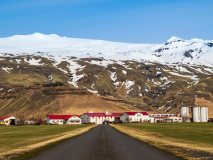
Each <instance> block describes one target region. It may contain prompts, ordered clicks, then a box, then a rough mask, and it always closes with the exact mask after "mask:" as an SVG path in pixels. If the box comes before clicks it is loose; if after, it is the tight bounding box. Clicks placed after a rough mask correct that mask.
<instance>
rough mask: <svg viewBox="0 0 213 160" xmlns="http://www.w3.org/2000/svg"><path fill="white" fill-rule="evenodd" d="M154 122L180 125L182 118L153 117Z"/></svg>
mask: <svg viewBox="0 0 213 160" xmlns="http://www.w3.org/2000/svg"><path fill="white" fill-rule="evenodd" d="M154 122H155V123H162V122H164V123H175V122H178V123H181V122H182V117H177V116H162V117H154Z"/></svg>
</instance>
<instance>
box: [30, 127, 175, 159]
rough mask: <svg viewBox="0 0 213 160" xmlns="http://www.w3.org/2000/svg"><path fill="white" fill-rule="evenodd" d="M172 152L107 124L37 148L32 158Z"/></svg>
mask: <svg viewBox="0 0 213 160" xmlns="http://www.w3.org/2000/svg"><path fill="white" fill-rule="evenodd" d="M177 159H178V158H176V157H174V156H173V155H170V154H167V153H165V152H163V151H161V150H158V149H156V148H154V147H152V146H150V145H148V144H146V143H143V142H141V141H139V140H137V139H134V138H132V137H129V136H127V135H125V134H123V133H120V132H118V131H117V130H115V129H114V128H112V127H110V126H109V125H99V126H97V127H95V128H93V129H92V130H91V131H89V132H87V133H85V134H83V135H80V136H77V137H74V138H71V139H69V140H67V141H65V142H62V143H60V144H58V145H56V146H54V147H53V148H50V149H48V150H46V151H43V152H41V153H40V154H39V155H38V156H37V157H34V158H32V160H177Z"/></svg>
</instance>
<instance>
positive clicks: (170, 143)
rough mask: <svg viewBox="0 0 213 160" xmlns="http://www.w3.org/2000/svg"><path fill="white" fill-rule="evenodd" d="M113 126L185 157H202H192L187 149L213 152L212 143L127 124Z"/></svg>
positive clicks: (193, 158) (190, 158) (190, 159)
mask: <svg viewBox="0 0 213 160" xmlns="http://www.w3.org/2000/svg"><path fill="white" fill-rule="evenodd" d="M111 126H112V127H114V128H115V129H117V130H118V131H120V132H123V133H125V134H127V135H129V136H131V137H134V138H137V139H139V140H141V141H143V142H146V143H149V144H150V145H153V146H156V147H158V148H160V149H163V150H166V151H169V152H171V153H173V154H175V155H177V156H178V157H181V158H184V159H189V160H197V159H202V158H195V157H191V156H190V155H188V154H187V153H186V151H187V150H193V151H199V152H203V151H204V152H209V153H213V147H212V145H207V144H204V143H198V142H192V141H186V140H181V139H175V138H171V137H165V136H163V135H161V134H160V133H156V132H147V131H142V130H141V129H136V128H130V127H127V126H121V125H113V124H112V125H111ZM205 158H206V157H205ZM211 158H212V157H211Z"/></svg>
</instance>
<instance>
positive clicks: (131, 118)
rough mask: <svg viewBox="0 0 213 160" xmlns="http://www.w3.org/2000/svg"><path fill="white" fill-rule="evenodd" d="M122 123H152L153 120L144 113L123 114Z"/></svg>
mask: <svg viewBox="0 0 213 160" xmlns="http://www.w3.org/2000/svg"><path fill="white" fill-rule="evenodd" d="M122 122H123V123H132V122H151V123H154V118H152V117H149V114H148V113H146V112H125V113H124V114H123V116H122Z"/></svg>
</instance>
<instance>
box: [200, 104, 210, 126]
mask: <svg viewBox="0 0 213 160" xmlns="http://www.w3.org/2000/svg"><path fill="white" fill-rule="evenodd" d="M207 121H208V107H201V108H200V122H207Z"/></svg>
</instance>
